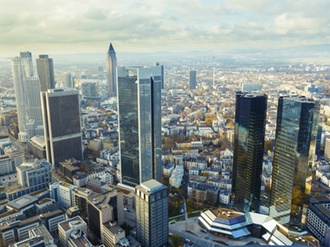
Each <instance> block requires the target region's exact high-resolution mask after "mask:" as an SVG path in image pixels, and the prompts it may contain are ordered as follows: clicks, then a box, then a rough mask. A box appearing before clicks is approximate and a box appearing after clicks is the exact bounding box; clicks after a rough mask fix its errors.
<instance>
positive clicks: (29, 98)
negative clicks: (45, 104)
mask: <svg viewBox="0 0 330 247" xmlns="http://www.w3.org/2000/svg"><path fill="white" fill-rule="evenodd" d="M11 66H12V73H13V82H14V90H15V98H16V108H17V118H18V126H19V133H18V138H19V140H20V141H21V142H27V141H28V140H29V139H30V138H31V137H33V136H34V135H37V134H42V131H43V128H42V114H41V104H40V96H39V93H40V82H39V77H38V76H34V75H33V63H32V56H31V53H30V52H21V56H20V57H14V58H12V59H11Z"/></svg>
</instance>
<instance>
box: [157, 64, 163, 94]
mask: <svg viewBox="0 0 330 247" xmlns="http://www.w3.org/2000/svg"><path fill="white" fill-rule="evenodd" d="M155 65H156V66H160V73H161V76H162V82H161V85H162V89H165V68H164V65H160V64H159V62H157V63H156V64H155Z"/></svg>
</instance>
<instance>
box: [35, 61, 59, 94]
mask: <svg viewBox="0 0 330 247" xmlns="http://www.w3.org/2000/svg"><path fill="white" fill-rule="evenodd" d="M37 73H38V76H39V78H40V90H41V91H47V90H48V89H53V88H55V78H54V65H53V59H52V58H49V57H48V55H39V58H37Z"/></svg>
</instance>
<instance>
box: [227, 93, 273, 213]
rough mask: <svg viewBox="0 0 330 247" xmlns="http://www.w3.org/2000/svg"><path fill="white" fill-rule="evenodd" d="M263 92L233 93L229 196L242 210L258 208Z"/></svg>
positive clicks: (264, 120)
mask: <svg viewBox="0 0 330 247" xmlns="http://www.w3.org/2000/svg"><path fill="white" fill-rule="evenodd" d="M266 110H267V96H266V95H264V94H249V93H241V92H237V93H236V113H235V131H234V132H235V139H234V160H233V179H232V181H233V187H232V196H233V203H234V207H235V208H237V209H238V210H240V211H242V212H249V211H251V210H253V211H259V203H260V187H261V173H262V162H263V151H264V138H265V123H266Z"/></svg>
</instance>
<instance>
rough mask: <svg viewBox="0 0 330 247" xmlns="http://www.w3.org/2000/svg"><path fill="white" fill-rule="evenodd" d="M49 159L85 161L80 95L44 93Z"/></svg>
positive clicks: (50, 91)
mask: <svg viewBox="0 0 330 247" xmlns="http://www.w3.org/2000/svg"><path fill="white" fill-rule="evenodd" d="M41 98H42V113H43V114H42V116H43V122H44V127H45V128H44V136H45V144H46V157H47V160H48V161H49V162H50V163H51V164H53V165H58V164H59V162H62V161H65V160H67V159H71V158H74V159H76V160H82V139H81V138H82V137H81V127H80V108H79V93H78V91H76V90H62V89H53V90H49V91H47V92H42V93H41Z"/></svg>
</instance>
